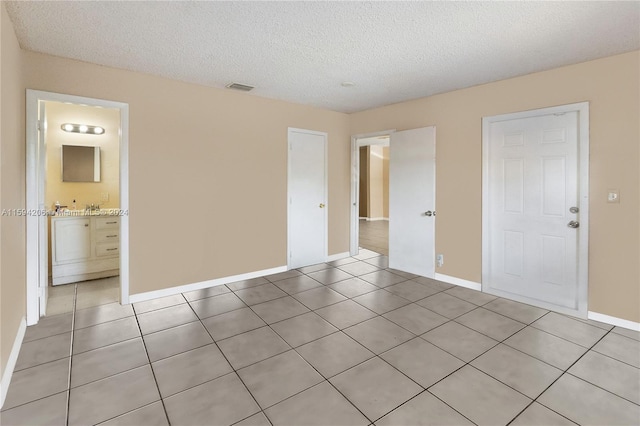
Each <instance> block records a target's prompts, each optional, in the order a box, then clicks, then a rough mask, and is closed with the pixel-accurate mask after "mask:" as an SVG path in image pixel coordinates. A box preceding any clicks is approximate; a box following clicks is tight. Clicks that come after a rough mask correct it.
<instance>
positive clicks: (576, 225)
mask: <svg viewBox="0 0 640 426" xmlns="http://www.w3.org/2000/svg"><path fill="white" fill-rule="evenodd" d="M567 226H568V227H569V228H574V229H575V228H578V227H579V226H580V222H578V221H576V220H572V221H571V222H569V223H567Z"/></svg>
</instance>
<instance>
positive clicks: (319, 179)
mask: <svg viewBox="0 0 640 426" xmlns="http://www.w3.org/2000/svg"><path fill="white" fill-rule="evenodd" d="M326 157H327V134H326V133H320V132H313V131H309V130H299V129H289V177H288V180H289V220H288V224H289V225H288V226H289V268H290V269H292V268H299V267H302V266H307V265H314V264H317V263H321V262H324V261H325V260H326V258H327V171H326V162H327V158H326Z"/></svg>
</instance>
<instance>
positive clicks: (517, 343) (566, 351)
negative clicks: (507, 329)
mask: <svg viewBox="0 0 640 426" xmlns="http://www.w3.org/2000/svg"><path fill="white" fill-rule="evenodd" d="M504 344H505V345H508V346H511V347H512V348H515V349H517V350H519V351H521V352H524V353H526V354H528V355H531V356H532V357H534V358H538V359H539V360H541V361H544V362H546V363H547V364H551V365H553V366H554V367H556V368H559V369H561V370H566V369H567V368H569V367H570V366H571V364H573V363H574V362H575V361H576V360H577V359H578V358H580V356H582V354H584V353H585V352H586V351H587V349H586V348H584V347H582V346H579V345H576V344H575V343H571V342H568V341H566V340H564V339H561V338H559V337H556V336H554V335H553V334H549V333H546V332H544V331H540V330H538V329H537V328H533V327H526V328H523V329H522V330H520V331H519V332H517V333H516V334H514V335H513V336H511V337H510V338H508V339H507V340H505V341H504Z"/></svg>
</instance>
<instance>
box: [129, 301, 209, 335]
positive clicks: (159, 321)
mask: <svg viewBox="0 0 640 426" xmlns="http://www.w3.org/2000/svg"><path fill="white" fill-rule="evenodd" d="M194 303H195V302H194ZM137 317H138V322H139V323H140V330H142V334H151V333H155V332H157V331H161V330H166V329H167V328H173V327H177V326H179V325H183V324H186V323H188V322H193V321H197V320H198V317H197V316H196V314H194V313H193V309H191V307H190V306H189V305H188V304H186V303H185V304H183V305H176V306H171V307H169V308H163V309H158V310H157V311H151V312H147V313H146V314H140V315H137Z"/></svg>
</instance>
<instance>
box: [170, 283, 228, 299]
mask: <svg viewBox="0 0 640 426" xmlns="http://www.w3.org/2000/svg"><path fill="white" fill-rule="evenodd" d="M229 292H231V290H229V288H228V287H227V286H226V285H216V286H213V287H208V288H203V289H202V290H194V291H189V292H187V293H182V295H183V296H184V298H185V299H187V301H189V302H193V301H194V300H200V299H206V298H207V297H213V296H220V295H221V294H225V293H229Z"/></svg>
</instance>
